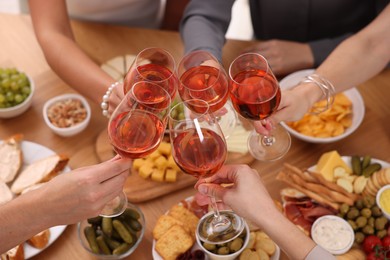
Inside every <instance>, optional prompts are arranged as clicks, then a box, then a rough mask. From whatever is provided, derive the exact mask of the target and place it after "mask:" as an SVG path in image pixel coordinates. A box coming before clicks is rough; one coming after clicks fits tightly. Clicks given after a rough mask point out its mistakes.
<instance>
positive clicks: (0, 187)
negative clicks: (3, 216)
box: [0, 181, 14, 205]
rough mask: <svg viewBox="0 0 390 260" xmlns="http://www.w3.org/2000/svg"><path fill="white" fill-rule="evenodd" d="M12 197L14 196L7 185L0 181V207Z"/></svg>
mask: <svg viewBox="0 0 390 260" xmlns="http://www.w3.org/2000/svg"><path fill="white" fill-rule="evenodd" d="M13 197H14V195H13V194H12V192H11V190H10V189H9V187H8V185H7V184H5V182H2V181H0V205H1V204H4V203H6V202H8V201H10V200H12V198H13Z"/></svg>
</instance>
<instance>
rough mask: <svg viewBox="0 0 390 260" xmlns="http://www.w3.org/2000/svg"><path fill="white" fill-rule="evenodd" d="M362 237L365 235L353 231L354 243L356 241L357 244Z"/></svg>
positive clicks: (360, 241)
mask: <svg viewBox="0 0 390 260" xmlns="http://www.w3.org/2000/svg"><path fill="white" fill-rule="evenodd" d="M364 238H365V235H364V234H363V233H362V232H356V233H355V242H356V243H358V244H360V243H362V242H363V240H364Z"/></svg>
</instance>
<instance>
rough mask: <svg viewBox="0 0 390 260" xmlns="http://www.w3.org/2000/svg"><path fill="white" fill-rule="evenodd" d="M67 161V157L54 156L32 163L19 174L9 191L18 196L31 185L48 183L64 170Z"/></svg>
mask: <svg viewBox="0 0 390 260" xmlns="http://www.w3.org/2000/svg"><path fill="white" fill-rule="evenodd" d="M68 161H69V158H68V157H67V156H64V155H58V154H55V155H52V156H49V157H46V158H44V159H41V160H38V161H35V162H33V163H32V164H30V165H28V166H27V167H26V168H25V169H24V170H23V171H22V172H21V173H20V174H19V176H18V177H17V178H16V180H15V181H14V183H13V184H12V186H11V191H12V192H13V193H15V194H19V193H21V192H22V191H23V190H24V189H27V188H28V187H30V186H32V185H35V184H37V183H41V182H47V181H49V180H50V179H52V178H53V177H55V176H56V175H57V174H58V173H59V172H61V171H62V170H63V169H64V168H65V166H66V165H67V163H68Z"/></svg>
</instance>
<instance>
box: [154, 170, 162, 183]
mask: <svg viewBox="0 0 390 260" xmlns="http://www.w3.org/2000/svg"><path fill="white" fill-rule="evenodd" d="M152 180H153V181H158V182H163V181H164V171H163V170H159V169H153V172H152Z"/></svg>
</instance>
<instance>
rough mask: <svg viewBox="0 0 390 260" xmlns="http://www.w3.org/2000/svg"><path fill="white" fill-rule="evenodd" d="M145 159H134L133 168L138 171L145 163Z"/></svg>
mask: <svg viewBox="0 0 390 260" xmlns="http://www.w3.org/2000/svg"><path fill="white" fill-rule="evenodd" d="M144 162H145V160H144V159H135V160H134V161H133V169H134V170H136V171H138V170H139V168H140V167H141V166H142V165H143V164H144Z"/></svg>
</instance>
